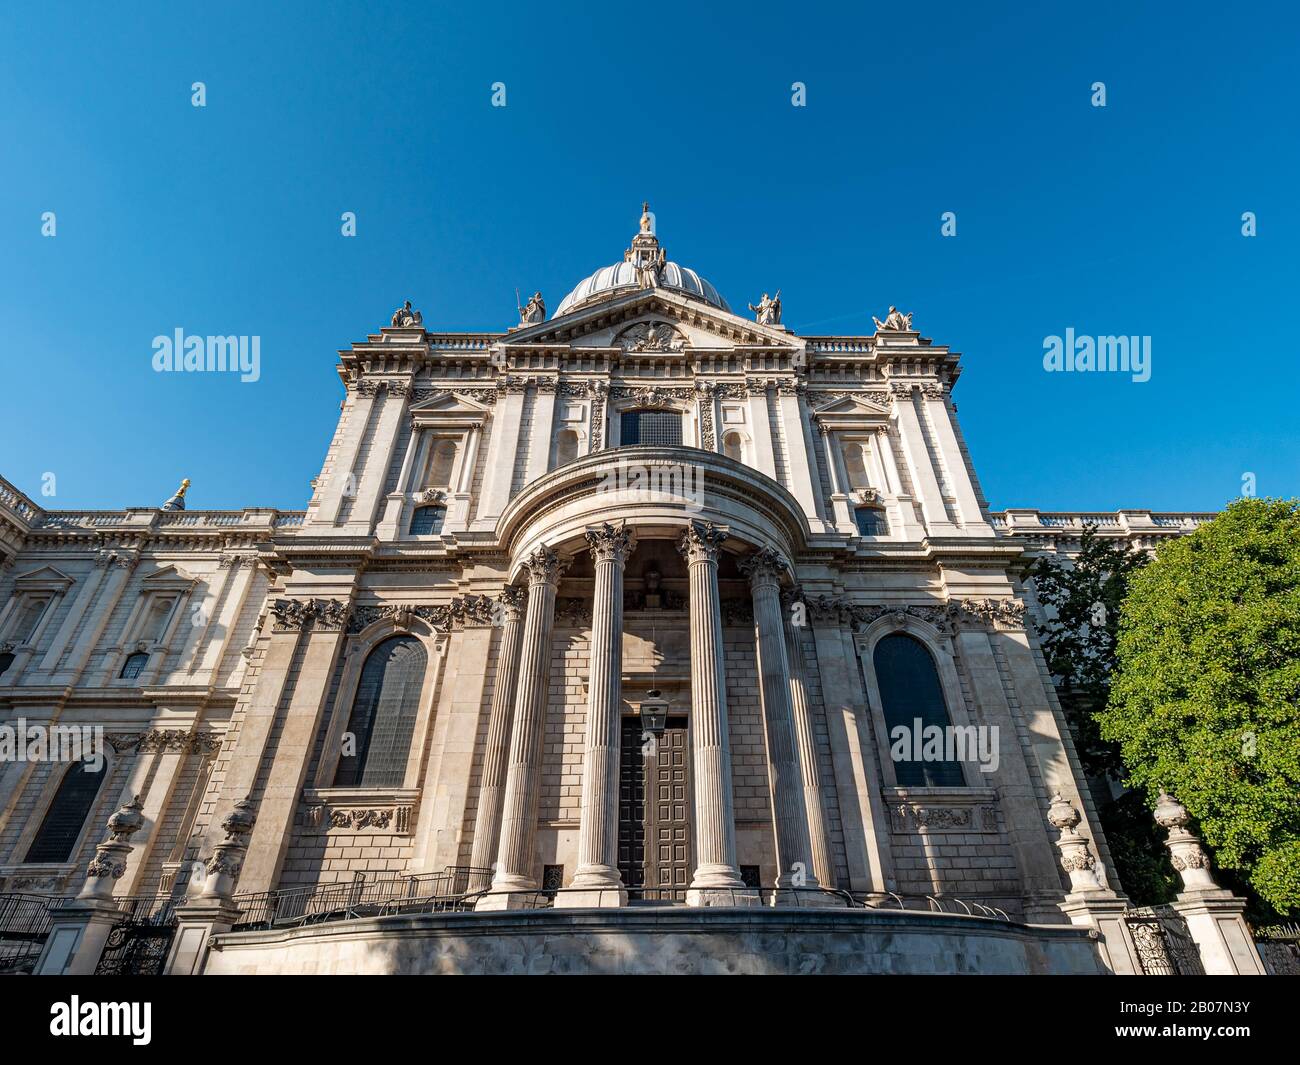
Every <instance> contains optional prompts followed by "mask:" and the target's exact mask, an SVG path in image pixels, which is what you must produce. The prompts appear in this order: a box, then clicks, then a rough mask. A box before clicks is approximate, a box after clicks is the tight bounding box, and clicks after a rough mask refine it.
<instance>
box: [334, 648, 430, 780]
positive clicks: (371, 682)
mask: <svg viewBox="0 0 1300 1065" xmlns="http://www.w3.org/2000/svg"><path fill="white" fill-rule="evenodd" d="M424 666H425V653H424V647H423V645H421V643H420V641H419V640H417V639H416V638H415V637H414V636H393V637H391V638H390V639H387V640H385V641H384V642H383V643H381V644H380V645H379V646H378V647H376V648H375V649H374V650H373V651H371V652H370V655H369V657H368V658H367V659H366V664H365V665H364V666H363V667H362V669H361V680H360V682H359V683H358V684H357V694H356V698H354V699H353V700H352V716H351V717H350V718H349V719H348V732H349V733H350V734H351V736H352V738H353V739H352V744H351V746H350V748H345V753H344V754H343V756H342V757H340V758H339V768H338V772H337V773H335V775H334V786H335V787H340V788H351V787H366V788H400V787H401V786H402V783H403V781H404V779H405V777H406V760H407V757H408V755H409V754H410V751H411V736H412V734H413V733H414V732H415V716H416V713H417V711H418V710H419V702H420V687H421V686H422V685H423V683H424ZM349 749H350V750H352V751H353V752H354V753H352V754H348V753H346V752H347V750H349Z"/></svg>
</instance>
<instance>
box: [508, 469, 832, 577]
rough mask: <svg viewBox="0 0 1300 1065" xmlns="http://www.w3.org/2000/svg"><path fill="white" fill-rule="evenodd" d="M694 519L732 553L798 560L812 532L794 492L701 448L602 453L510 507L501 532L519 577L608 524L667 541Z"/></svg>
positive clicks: (541, 482)
mask: <svg viewBox="0 0 1300 1065" xmlns="http://www.w3.org/2000/svg"><path fill="white" fill-rule="evenodd" d="M693 521H702V522H709V523H711V524H713V525H714V526H717V527H718V528H720V529H722V530H724V531H725V532H726V534H727V541H726V546H728V547H731V548H737V547H739V546H740V545H742V544H744V545H749V546H752V547H756V548H770V549H772V550H774V551H777V552H779V553H781V554H782V555H784V556H785V557H786V558H790V559H793V557H794V556H796V555H797V554H798V553H799V552H800V551H801V550H802V548H803V547H804V545H805V543H806V542H807V539H808V537H809V535H810V530H809V527H808V521H807V518H806V517H805V516H804V514H803V511H802V510H801V508H800V506H799V504H798V502H797V501H796V500H795V498H794V496H792V495H791V494H790V492H789V491H788V490H787V489H785V488H784V487H782V486H781V485H779V484H778V483H777V482H776V481H774V480H772V478H770V477H768V476H767V475H766V474H763V473H761V472H759V471H758V470H755V469H753V468H752V467H749V466H746V465H744V464H743V463H741V462H738V461H736V460H735V459H731V458H727V457H726V456H725V455H720V454H717V453H715V452H711V451H703V450H700V449H699V448H691V447H671V446H647V447H623V448H618V449H616V450H609V451H599V452H596V453H594V454H591V455H587V456H585V457H584V458H582V459H579V460H578V461H576V462H572V463H569V464H568V465H566V466H563V467H561V468H560V469H557V470H553V471H552V472H551V473H549V474H547V475H546V476H545V477H542V478H539V479H538V480H536V481H534V482H533V483H532V484H530V485H529V486H528V488H527V489H526V490H525V491H523V492H521V493H520V494H519V495H518V496H516V497H515V499H514V500H513V501H512V502H511V503H510V505H509V506H508V507H507V508H506V510H505V512H504V513H503V514H502V516H501V520H500V521H499V522H498V524H497V536H498V539H499V542H500V543H501V544H502V546H503V547H504V548H505V549H506V550H507V551H508V552H509V553H510V556H511V558H512V560H513V561H512V564H511V569H512V574H511V576H512V578H513V577H514V576H515V575H516V574H517V572H518V570H519V567H520V566H521V565H522V561H521V560H522V559H524V558H526V557H527V556H528V555H529V554H530V553H531V552H532V551H534V550H536V549H537V548H538V547H541V546H546V547H548V548H550V549H551V550H553V551H557V552H559V553H561V554H565V553H569V552H570V551H571V550H573V549H575V548H577V547H579V546H581V545H583V544H584V539H583V537H584V533H585V532H586V530H587V529H590V528H592V527H593V526H598V525H601V524H603V523H605V522H609V523H611V524H615V525H619V524H623V523H626V524H627V526H628V528H629V529H631V530H633V532H634V533H635V535H636V536H637V538H638V539H657V538H676V537H677V536H678V535H680V533H681V531H682V530H683V529H684V528H686V527H687V526H688V525H690V523H691V522H693Z"/></svg>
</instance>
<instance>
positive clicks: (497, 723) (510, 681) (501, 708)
mask: <svg viewBox="0 0 1300 1065" xmlns="http://www.w3.org/2000/svg"><path fill="white" fill-rule="evenodd" d="M523 602H524V590H523V589H522V588H519V587H517V586H512V587H509V588H507V589H506V590H505V591H504V592H502V593H501V597H500V599H499V600H498V603H499V604H500V618H501V642H500V644H499V645H498V646H497V675H496V682H495V684H494V686H493V689H492V711H491V713H490V715H489V716H488V732H487V750H485V751H484V752H483V774H482V783H481V784H480V785H479V792H478V813H477V814H476V815H475V817H474V847H473V850H472V851H471V853H470V859H469V864H470V867H471V868H472V869H473V870H474V872H473V873H471V874H470V881H469V890H470V891H484V890H486V889H487V887H488V885H489V883H490V882H491V880H492V874H491V869H490V867H491V865H492V861H493V859H494V858H496V856H497V846H498V844H499V843H500V840H501V803H502V800H503V799H504V798H505V784H506V767H507V759H508V758H509V756H510V712H511V711H512V710H513V709H514V706H515V689H516V687H517V686H518V681H519V622H520V615H521V614H522V611H521V610H520V607H521V605H522V604H523Z"/></svg>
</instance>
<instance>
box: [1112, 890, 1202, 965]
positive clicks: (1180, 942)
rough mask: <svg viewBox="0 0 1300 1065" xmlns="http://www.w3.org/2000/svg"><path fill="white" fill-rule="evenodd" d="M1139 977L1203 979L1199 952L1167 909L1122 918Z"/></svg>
mask: <svg viewBox="0 0 1300 1065" xmlns="http://www.w3.org/2000/svg"><path fill="white" fill-rule="evenodd" d="M1124 921H1125V923H1127V925H1128V929H1129V933H1130V934H1131V935H1132V936H1133V945H1134V946H1135V947H1136V948H1137V955H1138V964H1140V965H1141V966H1142V975H1143V976H1204V975H1205V969H1204V968H1203V967H1202V965H1201V952H1200V951H1199V950H1197V948H1196V942H1195V940H1193V939H1192V936H1191V933H1190V932H1188V930H1187V922H1186V921H1185V920H1183V917H1182V915H1181V914H1180V913H1178V911H1177V910H1174V909H1172V908H1170V907H1168V906H1160V907H1148V908H1146V909H1141V910H1131V911H1129V912H1128V913H1126V914H1125V915H1124Z"/></svg>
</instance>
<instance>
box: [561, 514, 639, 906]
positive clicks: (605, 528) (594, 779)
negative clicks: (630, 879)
mask: <svg viewBox="0 0 1300 1065" xmlns="http://www.w3.org/2000/svg"><path fill="white" fill-rule="evenodd" d="M586 537H587V544H588V545H589V546H590V548H591V555H592V558H594V559H595V562H596V591H595V599H594V601H593V602H592V606H591V679H590V681H589V683H588V685H587V749H586V752H585V754H584V755H583V768H582V820H581V825H580V827H579V829H578V870H577V872H576V873H575V874H574V876H573V880H572V882H571V883H570V885H569V887H570V889H571V890H569V891H563V892H561V893H560V895H559V896H558V897H557V898H556V900H555V905H556V906H560V907H572V906H625V905H626V904H627V891H626V889H625V888H624V887H623V880H622V878H621V877H620V876H619V873H618V755H619V743H620V740H621V736H620V724H621V722H620V717H621V715H622V706H623V566H624V564H625V563H626V561H627V556H628V553H629V552H630V551H631V550H632V538H631V535H630V534H629V533H628V531H627V529H626V528H615V527H614V526H613V525H610V524H609V523H608V522H606V523H605V524H604V525H602V526H601V527H600V528H599V529H588V530H587V533H586Z"/></svg>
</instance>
